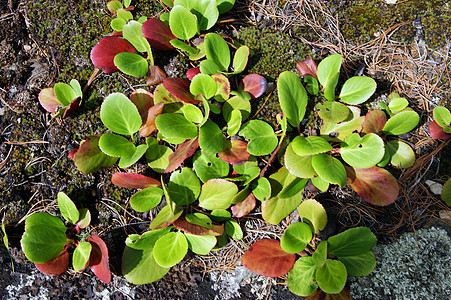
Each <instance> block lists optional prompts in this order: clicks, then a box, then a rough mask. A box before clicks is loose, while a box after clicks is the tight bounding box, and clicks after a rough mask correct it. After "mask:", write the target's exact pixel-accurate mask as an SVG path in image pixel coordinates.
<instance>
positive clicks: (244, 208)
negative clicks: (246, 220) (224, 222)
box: [231, 193, 256, 218]
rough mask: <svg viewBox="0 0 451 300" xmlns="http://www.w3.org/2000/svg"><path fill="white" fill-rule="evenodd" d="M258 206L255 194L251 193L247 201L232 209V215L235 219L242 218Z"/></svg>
mask: <svg viewBox="0 0 451 300" xmlns="http://www.w3.org/2000/svg"><path fill="white" fill-rule="evenodd" d="M255 205H256V201H255V196H254V194H252V193H250V194H249V195H248V196H247V197H246V199H244V200H243V201H241V202H239V203H237V204H235V205H233V206H232V207H231V210H232V214H233V216H234V217H235V218H242V217H244V216H245V215H247V214H248V213H250V212H251V211H252V210H253V209H254V208H255Z"/></svg>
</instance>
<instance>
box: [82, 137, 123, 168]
mask: <svg viewBox="0 0 451 300" xmlns="http://www.w3.org/2000/svg"><path fill="white" fill-rule="evenodd" d="M100 136H101V135H100V134H97V135H93V136H89V137H87V138H86V140H85V141H84V142H83V143H82V144H81V145H80V148H78V151H77V152H76V153H75V154H74V162H75V166H76V167H77V168H78V170H80V171H81V172H82V173H83V174H85V175H86V174H89V173H92V172H95V171H97V170H99V169H101V168H105V167H110V166H112V165H114V164H115V163H116V161H117V157H111V156H108V155H106V154H104V153H103V152H102V151H101V150H100V148H99V139H100Z"/></svg>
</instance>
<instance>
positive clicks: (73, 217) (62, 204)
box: [57, 192, 80, 224]
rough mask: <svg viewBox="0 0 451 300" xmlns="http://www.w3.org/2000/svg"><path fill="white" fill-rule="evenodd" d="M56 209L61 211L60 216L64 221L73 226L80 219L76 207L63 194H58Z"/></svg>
mask: <svg viewBox="0 0 451 300" xmlns="http://www.w3.org/2000/svg"><path fill="white" fill-rule="evenodd" d="M57 201H58V207H59V209H60V211H61V215H62V216H63V217H64V219H66V220H67V221H68V222H69V223H71V224H75V223H77V221H78V218H79V217H80V213H79V212H78V209H77V207H76V206H75V204H74V202H72V200H71V199H70V198H69V197H68V196H67V195H66V194H65V193H63V192H59V193H58V198H57Z"/></svg>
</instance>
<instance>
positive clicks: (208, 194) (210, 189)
mask: <svg viewBox="0 0 451 300" xmlns="http://www.w3.org/2000/svg"><path fill="white" fill-rule="evenodd" d="M237 193H238V187H237V186H236V185H235V184H234V183H233V182H230V181H227V180H225V179H210V180H208V181H207V182H205V183H204V184H203V186H202V191H201V193H200V196H199V206H200V207H202V208H205V209H209V210H214V209H218V208H222V209H227V208H229V207H230V205H232V199H233V197H234V196H235V195H236V194H237Z"/></svg>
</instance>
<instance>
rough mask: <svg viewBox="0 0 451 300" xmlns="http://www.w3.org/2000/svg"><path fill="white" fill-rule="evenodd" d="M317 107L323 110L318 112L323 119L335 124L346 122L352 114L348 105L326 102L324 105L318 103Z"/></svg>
mask: <svg viewBox="0 0 451 300" xmlns="http://www.w3.org/2000/svg"><path fill="white" fill-rule="evenodd" d="M316 107H317V108H319V109H321V110H320V111H318V115H319V117H320V118H321V119H323V120H327V121H329V122H333V123H338V122H342V121H344V120H346V119H347V118H348V116H349V114H350V113H351V111H350V110H349V108H348V107H347V106H346V105H344V104H342V103H340V102H335V101H327V102H324V104H321V103H318V104H317V105H316Z"/></svg>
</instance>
